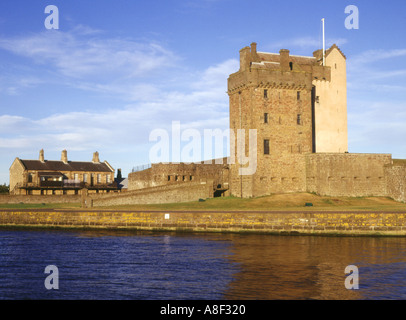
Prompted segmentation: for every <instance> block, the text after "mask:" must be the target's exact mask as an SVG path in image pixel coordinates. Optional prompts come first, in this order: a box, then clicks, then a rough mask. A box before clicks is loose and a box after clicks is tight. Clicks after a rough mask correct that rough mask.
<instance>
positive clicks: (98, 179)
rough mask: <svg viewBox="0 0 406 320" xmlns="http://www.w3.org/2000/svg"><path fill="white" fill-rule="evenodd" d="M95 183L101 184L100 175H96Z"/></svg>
mask: <svg viewBox="0 0 406 320" xmlns="http://www.w3.org/2000/svg"><path fill="white" fill-rule="evenodd" d="M97 183H101V174H100V173H98V174H97Z"/></svg>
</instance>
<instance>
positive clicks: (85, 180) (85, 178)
mask: <svg viewBox="0 0 406 320" xmlns="http://www.w3.org/2000/svg"><path fill="white" fill-rule="evenodd" d="M83 182H87V173H84V174H83Z"/></svg>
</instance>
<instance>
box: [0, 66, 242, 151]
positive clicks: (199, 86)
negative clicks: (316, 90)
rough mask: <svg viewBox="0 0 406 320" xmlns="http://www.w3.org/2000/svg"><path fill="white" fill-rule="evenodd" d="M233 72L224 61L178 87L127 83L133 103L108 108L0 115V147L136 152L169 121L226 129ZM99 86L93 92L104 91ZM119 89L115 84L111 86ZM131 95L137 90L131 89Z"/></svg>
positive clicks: (198, 126)
mask: <svg viewBox="0 0 406 320" xmlns="http://www.w3.org/2000/svg"><path fill="white" fill-rule="evenodd" d="M237 70H238V61H237V60H227V61H225V62H223V63H219V64H217V65H215V66H212V67H209V68H207V69H206V70H204V71H202V72H193V73H190V78H189V79H184V80H185V81H184V83H189V85H185V87H184V88H183V90H182V91H179V90H178V91H173V90H170V89H167V90H163V89H162V88H160V87H158V86H154V85H150V84H144V85H143V84H136V85H131V84H129V85H128V86H127V87H126V89H128V87H129V86H132V87H133V88H134V91H135V92H139V94H138V96H137V98H138V99H137V101H136V102H133V103H131V104H127V105H126V106H121V107H115V108H110V109H108V110H97V111H86V112H85V111H83V112H66V113H58V114H53V115H50V116H47V117H43V118H41V119H38V120H34V119H30V118H28V117H17V116H10V115H3V116H0V126H1V128H0V132H1V133H2V139H1V140H0V148H4V149H13V150H14V151H13V153H14V152H16V153H17V154H18V150H19V149H23V148H29V149H34V150H39V149H41V148H45V149H51V150H62V149H68V150H89V149H90V150H94V149H95V148H104V149H109V150H122V149H123V148H128V149H133V150H136V149H137V146H140V145H145V144H148V142H149V141H148V139H149V134H150V132H151V131H152V130H154V129H158V128H162V129H167V130H170V128H171V125H172V121H180V122H181V124H182V127H183V128H195V129H198V130H203V129H206V128H208V129H213V128H220V129H226V128H227V127H228V124H229V120H228V96H227V93H226V90H227V77H228V75H229V74H230V73H232V72H235V71H237ZM108 88H109V87H108V86H107V85H106V86H105V87H103V86H100V87H99V88H97V90H103V89H108ZM112 90H113V91H114V90H118V87H114V88H113V89H112ZM132 94H134V95H136V94H137V93H132Z"/></svg>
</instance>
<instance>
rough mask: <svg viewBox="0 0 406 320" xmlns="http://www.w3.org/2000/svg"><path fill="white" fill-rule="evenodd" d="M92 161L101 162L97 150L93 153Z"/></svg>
mask: <svg viewBox="0 0 406 320" xmlns="http://www.w3.org/2000/svg"><path fill="white" fill-rule="evenodd" d="M92 162H93V163H100V160H99V153H98V152H97V151H96V152H95V153H93V160H92Z"/></svg>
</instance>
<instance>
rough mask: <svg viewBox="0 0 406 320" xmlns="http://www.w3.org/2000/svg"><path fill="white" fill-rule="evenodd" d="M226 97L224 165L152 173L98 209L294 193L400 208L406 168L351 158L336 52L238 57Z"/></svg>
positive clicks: (378, 158)
mask: <svg viewBox="0 0 406 320" xmlns="http://www.w3.org/2000/svg"><path fill="white" fill-rule="evenodd" d="M227 92H228V95H229V101H230V104H229V105H230V132H233V133H235V134H233V135H230V146H233V147H232V148H231V153H230V157H229V158H224V159H222V160H223V161H214V160H213V161H212V163H211V164H208V162H207V161H205V162H202V163H192V164H185V163H180V164H176V163H169V164H165V163H157V164H152V165H151V167H150V168H148V169H146V170H142V171H139V172H133V173H130V174H129V177H128V192H125V193H121V194H114V195H105V196H103V198H98V199H95V201H94V205H95V206H98V205H99V206H102V205H115V204H135V203H169V202H180V201H195V200H199V199H201V198H210V197H215V196H223V195H232V196H236V197H246V198H247V197H259V196H264V195H271V194H274V193H294V192H313V193H316V194H319V195H328V196H350V197H358V196H388V197H392V198H393V199H395V200H397V201H406V160H395V159H392V156H391V155H390V154H350V153H348V134H347V79H346V57H345V55H344V54H343V53H342V52H341V50H340V49H339V48H338V47H337V46H336V45H333V46H332V47H331V48H329V49H328V50H326V51H325V52H324V51H323V50H318V51H315V52H314V53H313V56H312V57H307V56H297V55H291V54H290V52H289V50H286V49H282V50H280V52H279V54H276V53H266V52H259V51H257V44H256V43H252V44H251V46H249V47H245V48H243V49H241V50H240V69H239V70H238V71H237V72H235V73H233V74H231V75H230V76H229V78H228V91H227ZM250 132H254V133H255V134H254V135H253V136H251V134H250ZM251 138H252V139H251ZM253 155H254V156H253ZM247 159H248V160H247ZM230 160H231V161H230ZM250 162H251V163H250ZM253 162H255V163H253ZM253 165H254V166H253ZM250 166H253V167H254V170H251V171H250V170H246V172H248V174H246V173H243V172H244V169H249V167H250Z"/></svg>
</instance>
